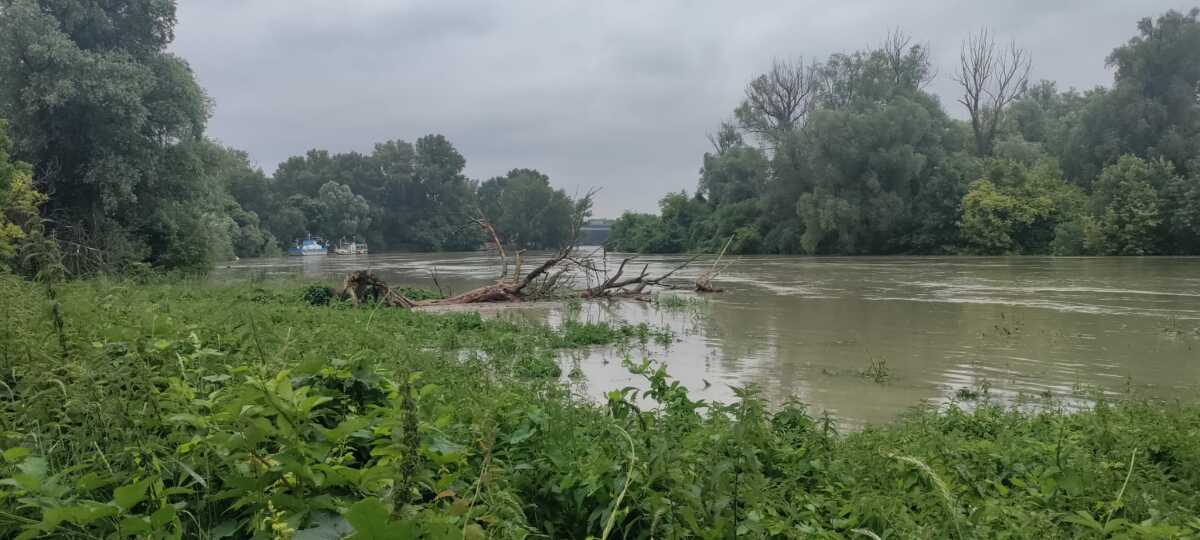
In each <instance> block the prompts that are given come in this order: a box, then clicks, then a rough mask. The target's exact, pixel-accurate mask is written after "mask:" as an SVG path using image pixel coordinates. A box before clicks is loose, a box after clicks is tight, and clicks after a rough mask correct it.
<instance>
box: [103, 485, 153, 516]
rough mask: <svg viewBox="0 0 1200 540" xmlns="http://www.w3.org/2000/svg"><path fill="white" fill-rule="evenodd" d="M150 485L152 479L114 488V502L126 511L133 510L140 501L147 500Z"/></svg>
mask: <svg viewBox="0 0 1200 540" xmlns="http://www.w3.org/2000/svg"><path fill="white" fill-rule="evenodd" d="M148 487H150V479H149V478H147V479H145V480H142V481H140V482H134V483H132V484H129V485H126V486H121V487H119V488H117V489H114V490H113V500H112V502H113V504H115V505H117V506H118V507H120V508H121V510H124V511H126V512H128V511H130V510H133V507H135V506H137V505H138V503H140V502H142V501H144V500H146V488H148Z"/></svg>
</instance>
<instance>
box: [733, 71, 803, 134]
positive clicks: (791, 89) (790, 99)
mask: <svg viewBox="0 0 1200 540" xmlns="http://www.w3.org/2000/svg"><path fill="white" fill-rule="evenodd" d="M816 71H817V66H816V64H810V65H805V64H804V59H803V58H801V59H799V60H797V61H794V62H793V61H783V60H776V61H775V62H774V63H773V64H772V66H771V69H770V71H768V72H766V73H764V74H762V75H759V76H758V77H757V78H755V79H754V80H753V81H750V84H749V85H747V86H746V99H745V100H744V101H743V102H742V105H741V106H740V107H738V109H737V111H736V114H737V117H738V121H739V123H740V125H741V126H740V127H741V128H742V129H744V130H746V131H748V132H750V133H754V134H757V135H759V136H761V137H764V138H767V139H772V138H774V136H776V135H778V134H782V133H787V132H790V131H791V130H792V129H794V128H795V127H797V126H799V125H800V124H801V123H802V122H803V119H804V117H805V115H807V114H808V113H809V112H810V111H811V110H812V109H813V107H814V105H815V102H816V97H817V82H818V79H819V77H818V76H817V74H816Z"/></svg>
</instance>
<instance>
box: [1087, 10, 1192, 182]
mask: <svg viewBox="0 0 1200 540" xmlns="http://www.w3.org/2000/svg"><path fill="white" fill-rule="evenodd" d="M1198 16H1200V8H1195V9H1192V10H1191V11H1188V12H1187V13H1186V14H1185V13H1180V12H1178V11H1168V12H1167V13H1165V14H1163V15H1162V16H1160V17H1158V18H1157V19H1150V18H1145V19H1142V20H1141V21H1140V22H1138V25H1137V26H1138V35H1136V36H1134V37H1133V38H1132V39H1130V40H1129V42H1128V43H1126V44H1124V45H1122V46H1120V47H1117V48H1116V49H1114V50H1113V52H1112V54H1110V55H1109V56H1108V64H1109V65H1110V66H1113V67H1115V68H1116V75H1115V79H1114V84H1113V87H1112V89H1111V90H1108V91H1105V92H1101V93H1098V94H1097V95H1095V96H1094V97H1093V99H1090V100H1089V103H1088V106H1087V108H1086V109H1085V110H1084V112H1083V114H1082V116H1081V118H1080V119H1079V123H1078V125H1077V126H1075V128H1074V129H1073V130H1072V133H1071V141H1070V147H1069V148H1068V149H1067V151H1066V154H1065V155H1064V160H1063V161H1064V165H1065V166H1066V168H1067V173H1068V175H1069V176H1070V177H1072V178H1073V179H1079V180H1080V181H1081V182H1087V181H1089V180H1090V179H1092V178H1095V177H1096V176H1097V175H1098V174H1099V173H1100V171H1101V169H1103V168H1104V167H1105V166H1106V165H1108V164H1111V163H1113V162H1115V161H1117V159H1118V158H1119V157H1120V156H1122V155H1125V154H1133V155H1136V156H1139V157H1142V158H1147V159H1151V158H1156V157H1163V158H1165V159H1167V160H1169V161H1171V162H1172V163H1173V164H1174V165H1175V167H1176V169H1179V170H1182V169H1183V168H1184V167H1185V166H1186V164H1187V162H1188V161H1189V160H1191V159H1193V158H1195V156H1196V149H1197V148H1200V107H1197V106H1196V91H1197V90H1196V89H1197V88H1198V87H1200V21H1198V20H1197V17H1198Z"/></svg>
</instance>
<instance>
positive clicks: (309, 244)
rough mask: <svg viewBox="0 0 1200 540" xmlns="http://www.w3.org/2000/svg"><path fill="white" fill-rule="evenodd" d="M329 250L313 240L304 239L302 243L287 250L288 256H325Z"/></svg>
mask: <svg viewBox="0 0 1200 540" xmlns="http://www.w3.org/2000/svg"><path fill="white" fill-rule="evenodd" d="M328 253H329V250H328V249H326V248H325V246H323V245H321V243H320V242H318V241H317V240H315V239H312V238H305V239H304V241H303V242H300V243H299V244H297V245H295V246H292V247H291V248H288V255H303V256H306V257H307V256H309V255H326V254H328Z"/></svg>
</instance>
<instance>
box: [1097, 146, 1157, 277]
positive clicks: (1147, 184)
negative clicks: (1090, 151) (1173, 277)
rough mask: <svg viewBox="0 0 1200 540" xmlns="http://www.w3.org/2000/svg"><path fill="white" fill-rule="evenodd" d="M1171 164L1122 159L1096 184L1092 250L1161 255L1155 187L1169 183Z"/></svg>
mask: <svg viewBox="0 0 1200 540" xmlns="http://www.w3.org/2000/svg"><path fill="white" fill-rule="evenodd" d="M1172 173H1173V170H1172V167H1171V165H1170V164H1169V163H1166V162H1158V163H1151V162H1147V161H1146V160H1143V159H1140V158H1138V157H1135V156H1132V155H1125V156H1121V158H1120V159H1119V160H1118V161H1117V162H1116V163H1114V164H1112V165H1109V166H1108V167H1105V168H1104V171H1103V172H1102V173H1101V174H1100V178H1099V179H1097V180H1096V190H1095V192H1094V193H1093V194H1092V200H1091V203H1090V204H1091V209H1092V214H1093V216H1094V217H1095V222H1094V223H1095V225H1094V232H1093V234H1092V240H1091V241H1090V244H1091V245H1090V246H1089V249H1090V250H1091V251H1093V252H1096V253H1100V254H1106V255H1150V254H1154V253H1157V252H1158V251H1159V244H1158V240H1159V238H1160V234H1159V233H1160V229H1159V226H1160V225H1161V224H1162V216H1161V212H1160V210H1159V203H1158V194H1157V192H1156V191H1155V189H1154V186H1155V185H1156V184H1165V183H1168V182H1170V181H1171V180H1170V177H1171V176H1172Z"/></svg>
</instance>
